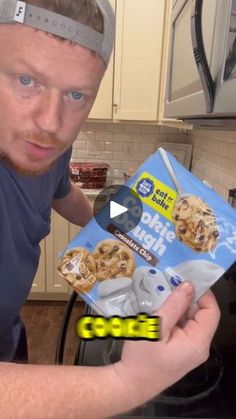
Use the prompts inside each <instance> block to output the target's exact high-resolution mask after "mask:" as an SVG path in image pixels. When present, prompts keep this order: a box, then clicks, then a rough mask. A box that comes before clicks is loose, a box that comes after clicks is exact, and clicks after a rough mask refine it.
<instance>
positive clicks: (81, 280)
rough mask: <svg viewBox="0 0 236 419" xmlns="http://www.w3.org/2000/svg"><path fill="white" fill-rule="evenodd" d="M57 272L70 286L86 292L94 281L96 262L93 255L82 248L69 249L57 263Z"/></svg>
mask: <svg viewBox="0 0 236 419" xmlns="http://www.w3.org/2000/svg"><path fill="white" fill-rule="evenodd" d="M57 269H58V272H59V273H60V274H61V275H63V277H64V278H65V279H66V280H67V282H68V283H69V284H70V285H72V287H73V288H74V289H75V290H76V291H78V292H80V293H86V292H88V291H90V290H91V288H92V287H93V285H94V283H95V281H96V263H95V260H94V258H93V256H92V255H91V254H90V253H89V252H88V251H87V250H86V249H84V248H82V247H77V248H73V249H69V250H68V251H67V252H66V253H65V254H64V256H63V257H62V259H61V260H60V262H59V264H58V267H57Z"/></svg>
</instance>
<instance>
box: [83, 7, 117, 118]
mask: <svg viewBox="0 0 236 419" xmlns="http://www.w3.org/2000/svg"><path fill="white" fill-rule="evenodd" d="M110 3H111V5H112V7H113V9H114V10H115V3H116V1H115V0H110ZM113 71H114V49H113V52H112V55H111V59H110V62H109V64H108V67H107V69H106V73H105V75H104V77H103V80H102V82H101V85H100V88H99V91H98V95H97V97H96V100H95V102H94V105H93V108H92V110H91V112H90V115H89V119H110V120H111V119H112V107H113V98H112V90H113Z"/></svg>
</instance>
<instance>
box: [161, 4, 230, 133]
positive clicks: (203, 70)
mask: <svg viewBox="0 0 236 419" xmlns="http://www.w3.org/2000/svg"><path fill="white" fill-rule="evenodd" d="M164 116H165V117H174V118H180V119H184V120H186V121H187V122H189V123H193V124H195V125H200V126H201V125H204V126H207V125H210V126H213V127H217V126H219V127H220V126H226V127H229V126H232V127H233V126H234V127H236V0H175V1H173V9H172V19H171V33H170V45H169V61H168V75H167V86H166V94H165V107H164Z"/></svg>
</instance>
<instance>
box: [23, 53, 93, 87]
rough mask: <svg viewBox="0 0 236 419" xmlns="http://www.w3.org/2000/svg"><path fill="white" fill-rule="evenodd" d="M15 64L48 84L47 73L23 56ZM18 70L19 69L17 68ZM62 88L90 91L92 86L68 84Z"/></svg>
mask: <svg viewBox="0 0 236 419" xmlns="http://www.w3.org/2000/svg"><path fill="white" fill-rule="evenodd" d="M17 65H19V66H21V65H22V66H23V67H25V69H24V68H22V69H20V71H23V72H24V71H25V72H26V73H27V71H29V72H30V73H32V74H33V75H35V76H36V77H37V78H38V79H39V80H42V81H43V82H44V83H46V84H49V83H50V80H49V79H48V78H47V75H45V74H44V73H42V72H41V71H39V70H37V69H36V68H35V67H34V65H32V64H30V63H29V62H28V61H25V59H24V58H19V60H18V62H17V63H16V67H17ZM18 71H19V70H18ZM64 90H78V91H88V92H90V91H92V87H91V86H89V85H87V86H81V87H79V86H75V85H74V86H70V87H67V88H65V89H64Z"/></svg>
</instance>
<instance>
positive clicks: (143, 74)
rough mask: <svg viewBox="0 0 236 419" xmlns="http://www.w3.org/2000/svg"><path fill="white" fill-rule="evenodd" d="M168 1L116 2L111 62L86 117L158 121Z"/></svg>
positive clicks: (125, 0) (126, 0) (129, 0)
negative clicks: (90, 110) (112, 57)
mask: <svg viewBox="0 0 236 419" xmlns="http://www.w3.org/2000/svg"><path fill="white" fill-rule="evenodd" d="M168 2H169V0H168V1H165V0H158V1H156V0H148V2H147V1H146V0H139V1H137V0H119V1H116V40H115V48H114V63H113V59H112V60H111V63H110V64H109V68H108V70H107V73H106V74H105V77H104V80H103V84H102V85H101V89H100V91H99V95H98V98H97V100H96V102H95V104H94V107H93V109H92V112H91V114H90V116H89V118H95V119H96V118H98V119H112V120H113V121H119V120H130V121H137V120H139V121H157V120H158V119H159V115H158V112H159V102H160V100H159V98H160V87H161V86H160V82H161V71H162V59H163V48H164V29H165V19H166V10H167V4H168ZM113 6H114V1H113ZM113 65H114V71H113ZM112 77H113V80H112ZM106 106H107V108H106Z"/></svg>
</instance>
